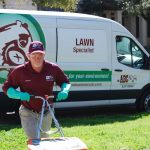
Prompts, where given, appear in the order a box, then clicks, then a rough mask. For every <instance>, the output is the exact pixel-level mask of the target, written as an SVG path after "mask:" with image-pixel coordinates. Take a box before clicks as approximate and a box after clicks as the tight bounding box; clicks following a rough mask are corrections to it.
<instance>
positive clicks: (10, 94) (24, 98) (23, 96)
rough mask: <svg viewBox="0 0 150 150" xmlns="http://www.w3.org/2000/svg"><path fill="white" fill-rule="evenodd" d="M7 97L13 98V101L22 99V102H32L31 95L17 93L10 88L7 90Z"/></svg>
mask: <svg viewBox="0 0 150 150" xmlns="http://www.w3.org/2000/svg"><path fill="white" fill-rule="evenodd" d="M7 96H8V97H9V98H12V99H20V100H21V101H27V102H29V101H30V94H29V93H27V92H20V91H17V90H16V89H14V88H13V87H10V88H9V89H8V90H7Z"/></svg>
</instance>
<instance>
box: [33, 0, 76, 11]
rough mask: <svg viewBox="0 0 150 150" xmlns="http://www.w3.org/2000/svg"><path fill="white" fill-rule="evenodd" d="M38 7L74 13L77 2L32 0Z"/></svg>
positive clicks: (71, 0) (69, 0) (74, 0)
mask: <svg viewBox="0 0 150 150" xmlns="http://www.w3.org/2000/svg"><path fill="white" fill-rule="evenodd" d="M32 2H33V4H36V5H37V6H38V7H49V8H60V9H64V11H74V10H75V8H76V4H77V2H78V0H32Z"/></svg>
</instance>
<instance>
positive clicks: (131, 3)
mask: <svg viewBox="0 0 150 150" xmlns="http://www.w3.org/2000/svg"><path fill="white" fill-rule="evenodd" d="M122 2H123V10H124V11H125V12H127V13H128V14H132V15H137V16H138V15H141V16H142V17H143V18H144V19H146V20H148V19H150V0H123V1H122Z"/></svg>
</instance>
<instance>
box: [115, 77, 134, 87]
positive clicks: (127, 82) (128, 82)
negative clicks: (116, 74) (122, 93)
mask: <svg viewBox="0 0 150 150" xmlns="http://www.w3.org/2000/svg"><path fill="white" fill-rule="evenodd" d="M118 82H119V83H120V84H121V85H122V87H123V88H125V87H128V88H129V87H134V86H135V84H136V83H137V76H136V75H128V74H124V75H121V76H120V79H119V80H118Z"/></svg>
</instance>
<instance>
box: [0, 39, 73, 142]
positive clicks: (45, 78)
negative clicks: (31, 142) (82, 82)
mask: <svg viewBox="0 0 150 150" xmlns="http://www.w3.org/2000/svg"><path fill="white" fill-rule="evenodd" d="M44 56H45V49H44V46H43V44H42V43H41V42H39V41H33V42H31V44H30V46H29V51H28V53H27V57H28V60H29V61H28V62H26V63H25V64H23V65H20V66H18V67H16V68H15V69H14V70H13V71H12V72H11V73H10V75H9V77H8V79H7V80H6V81H5V83H4V85H3V91H4V93H6V94H7V95H8V97H9V98H12V99H14V100H18V99H19V100H21V107H20V109H19V114H20V118H21V124H22V127H23V129H24V131H25V133H26V135H27V136H28V138H29V139H31V138H32V139H34V138H37V130H38V124H39V118H40V115H41V114H40V112H41V107H42V100H41V99H34V97H33V96H31V95H35V96H42V97H44V96H45V95H53V92H52V91H53V86H54V83H56V84H57V85H58V86H60V87H61V91H60V92H59V93H58V95H57V98H56V100H57V101H61V100H65V99H66V98H67V97H68V92H69V89H70V86H71V85H70V84H69V79H68V78H67V76H66V75H65V74H64V72H63V71H62V70H61V69H60V68H59V67H58V66H57V65H56V64H54V63H50V62H48V61H46V60H44ZM17 88H20V91H18V90H17ZM51 123H52V118H51V116H50V113H48V112H45V113H44V118H43V124H42V129H43V130H44V131H49V130H50V127H51ZM46 137H48V134H46V133H41V138H46Z"/></svg>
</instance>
